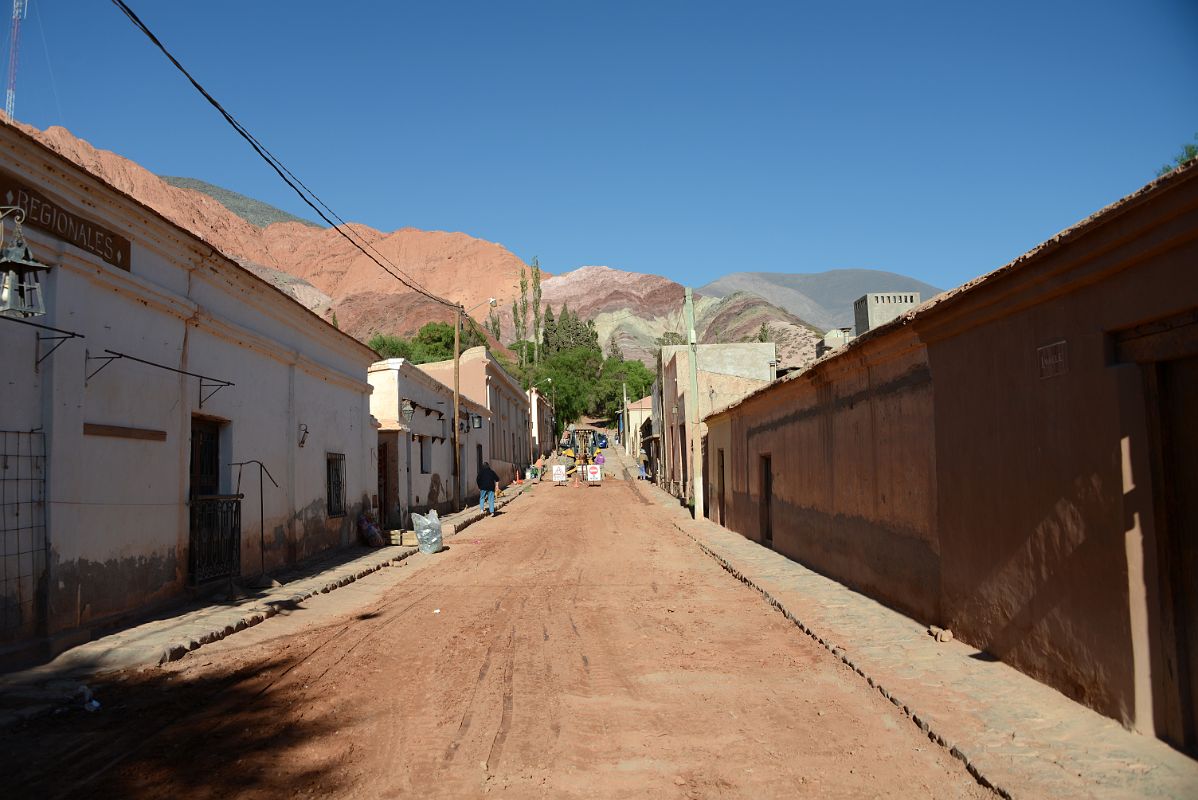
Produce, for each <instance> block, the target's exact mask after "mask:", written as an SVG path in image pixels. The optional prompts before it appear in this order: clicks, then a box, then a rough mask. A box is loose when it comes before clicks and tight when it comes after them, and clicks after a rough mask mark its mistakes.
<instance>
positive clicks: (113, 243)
mask: <svg viewBox="0 0 1198 800" xmlns="http://www.w3.org/2000/svg"><path fill="white" fill-rule="evenodd" d="M0 198H3V202H4V205H9V206H18V207H19V208H21V209H22V210H23V211H24V212H25V219H24V224H26V225H28V226H29V227H31V228H37V229H38V230H42V231H45V232H46V233H48V234H50V235H51V236H56V237H57V238H59V239H62V240H63V241H64V242H70V243H71V244H73V245H75V246H76V247H78V248H80V249H82V250H86V251H87V252H89V253H91V254H92V255H94V256H96V257H98V258H100V259H102V260H104V261H106V262H108V263H109V264H111V265H112V266H114V267H117V268H118V269H123V270H125V271H126V272H127V271H129V269H130V265H129V261H130V256H131V246H130V244H129V240H128V239H126V238H125V237H124V236H121V235H120V234H119V233H117V232H116V231H113V230H110V229H108V228H106V227H104V226H103V225H100V224H99V223H96V222H93V221H92V220H90V219H88V218H87V217H81V216H79V215H78V214H76V213H75V212H73V211H70V210H68V209H66V208H64V207H63V205H62V204H61V203H59V202H58V201H57V200H55V199H53V198H52V197H50V196H48V195H44V194H42V193H41V192H39V191H38V190H37V189H34V188H32V187H30V186H27V185H25V184H24V183H22V182H21V180H20V179H18V178H17V177H16V176H14V175H10V174H9V173H7V172H0Z"/></svg>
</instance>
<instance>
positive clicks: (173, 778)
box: [0, 481, 990, 798]
mask: <svg viewBox="0 0 1198 800" xmlns="http://www.w3.org/2000/svg"><path fill="white" fill-rule="evenodd" d="M638 491H649V489H648V488H647V487H646V488H643V489H642V488H641V487H639V486H638V484H637V483H636V482H635V481H631V482H630V481H612V482H610V483H606V484H605V485H604V486H602V487H601V488H578V489H575V488H568V487H561V488H559V487H554V486H552V485H548V484H543V485H540V486H538V487H536V489H535V490H534V491H533V492H532V493H531V494H530V495H529V496H527V497H524V498H521V499H520V500H518V501H517V502H515V503H513V504H512V505H510V506H509V507H508V509H509V510H508V511H507V512H505V513H502V514H501V515H500V516H498V517H497V518H495V519H488V520H484V521H482V522H480V523H477V524H476V525H474V526H473V527H471V528H469V529H468V530H466V531H465V532H463V533H462V534H461V535H459V536H458V537H455V538H453V539H450V540H449V550H448V551H447V552H444V553H441V554H438V555H434V556H424V555H421V556H415V557H413V558H411V559H408V561H406V562H403V563H404V565H405V566H402V567H395V568H390V569H386V570H382V571H381V572H379V573H376V574H375V575H374V576H371V577H370V578H369V579H367V580H364V581H362V582H360V583H361V585H360V586H358V585H355V587H354V589H353V590H352V591H351V590H350V589H349V588H347V589H343V590H340V591H338V592H335V593H333V594H330V595H327V596H323V597H319V598H314V599H313V600H311V601H309V604H308V608H306V609H300V610H297V611H295V612H294V613H293V614H291V615H290V616H289V617H287V618H285V619H284V618H275V619H273V620H270V621H268V622H267V623H264V624H262V625H260V626H257V627H256V628H252V629H250V630H248V631H245V632H243V633H240V634H238V635H236V636H232V637H230V638H229V639H227V640H224V641H223V642H219V643H216V644H213V645H209V646H207V647H205V648H203V649H202V650H199V651H197V652H195V653H193V654H191V655H190V656H188V657H187V658H185V659H183V660H182V661H180V662H177V663H175V664H173V665H169V666H168V667H165V668H155V669H152V670H147V671H143V672H137V673H125V674H121V675H118V676H115V677H114V678H113V679H112V680H111V681H109V682H107V683H106V684H105V685H103V686H101V687H100V688H99V690H98V693H99V696H100V697H101V698H102V699H103V703H104V707H103V710H102V711H101V712H99V713H96V714H86V713H84V712H82V711H73V712H69V713H67V714H63V715H59V716H56V717H49V718H45V719H42V720H37V721H34V722H32V723H30V724H28V725H27V726H25V727H24V728H20V729H15V730H10V731H7V732H5V734H6V737H5V738H6V739H7V740H8V742H7V743H6V744H5V746H4V748H2V751H0V768H2V769H3V774H4V776H5V777H4V784H5V792H4V794H5V796H6V797H17V796H31V797H41V798H51V797H103V796H112V797H171V798H192V797H195V798H201V797H203V798H223V797H247V798H259V797H263V798H264V797H280V796H312V797H327V796H337V797H364V798H365V797H370V798H374V797H381V798H392V797H422V798H423V797H478V796H482V795H494V796H510V797H546V798H559V797H562V798H594V797H629V798H633V797H636V798H639V797H664V798H706V797H743V798H793V797H901V798H913V797H954V798H955V797H969V798H973V797H989V796H990V794H989V793H988V792H987V791H986V790H984V789H983V788H981V787H980V786H978V785H977V784H976V783H975V782H974V781H973V779H972V778H970V776H969V775H968V774H967V773H966V772H965V770H964V768H963V767H962V766H961V765H960V763H959V762H957V761H956V760H954V759H953V758H951V757H950V756H948V754H946V753H945V752H944V751H943V750H941V749H940V748H938V747H937V746H936V745H934V744H932V743H931V742H929V741H928V739H927V738H926V737H925V736H923V735H921V734H920V733H919V731H918V729H917V728H915V726H914V725H912V724H911V722H910V721H909V720H907V719H906V718H905V717H903V716H902V715H901V713H900V712H898V711H897V710H896V709H895V708H894V707H893V706H892V705H891V704H890V703H888V702H886V701H885V700H884V699H883V698H882V697H881V696H879V695H878V693H877V692H875V691H873V690H872V689H870V688H869V687H867V686H866V685H865V683H864V682H863V680H862V679H861V678H860V677H859V676H857V675H856V674H854V673H853V672H851V671H849V670H848V669H847V668H846V667H844V666H843V665H842V664H841V663H840V662H839V661H837V660H836V659H834V658H833V657H832V656H831V655H830V654H829V653H828V652H827V651H825V650H823V649H822V648H820V647H818V646H817V645H816V644H815V643H813V642H811V641H810V640H809V639H808V638H807V637H805V636H803V635H802V634H801V633H800V632H799V631H798V630H797V629H795V627H794V626H793V625H791V624H790V623H788V622H787V621H786V620H785V619H783V618H782V617H781V615H779V614H778V613H777V612H775V611H773V610H772V609H770V608H769V607H768V606H767V605H766V604H765V602H764V601H763V600H762V599H761V597H760V596H759V595H757V594H756V593H754V592H752V591H751V590H750V589H747V588H745V587H744V586H742V585H741V584H740V583H738V582H737V581H735V580H734V579H733V578H732V577H731V576H729V575H728V574H727V573H725V572H724V571H723V570H721V569H720V568H719V567H718V566H717V565H716V564H715V563H714V562H713V561H711V560H710V559H709V558H707V557H706V556H704V555H703V554H702V553H701V552H700V551H699V550H698V549H697V547H696V546H695V545H694V544H693V543H691V542H690V540H689V539H687V538H686V537H685V536H683V535H682V534H681V533H679V532H678V531H677V530H676V529H675V528H674V527H673V526H672V525H671V524H670V522H669V518H668V516H667V515H668V513H669V512H668V511H664V510H662V509H661V508H659V507H657V506H655V505H650V504H648V503H645V502H644V501H643V499H642V498H641V496H640V495H639V493H638ZM338 596H340V597H338Z"/></svg>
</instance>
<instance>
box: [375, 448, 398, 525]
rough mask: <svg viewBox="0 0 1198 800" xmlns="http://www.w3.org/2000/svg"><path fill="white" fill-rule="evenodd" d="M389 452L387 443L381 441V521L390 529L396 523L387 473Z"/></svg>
mask: <svg viewBox="0 0 1198 800" xmlns="http://www.w3.org/2000/svg"><path fill="white" fill-rule="evenodd" d="M389 452H390V450H389V448H388V447H387V443H386V442H379V495H378V497H379V523H380V524H381V525H383V526H385V527H386V528H388V529H389V528H391V526H392V524H393V523H394V520H393V519H392V518H391V495H390V493H389V492H388V488H389V487H390V485H391V481H390V475H388V473H387V462H388V460H389V459H388V453H389Z"/></svg>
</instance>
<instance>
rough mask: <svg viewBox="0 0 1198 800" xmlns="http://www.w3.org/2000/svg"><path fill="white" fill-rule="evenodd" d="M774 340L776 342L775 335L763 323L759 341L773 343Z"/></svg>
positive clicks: (758, 336)
mask: <svg viewBox="0 0 1198 800" xmlns="http://www.w3.org/2000/svg"><path fill="white" fill-rule="evenodd" d="M773 340H774V335H773V332H772V331H771V330H770V326H769V325H766V324H765V323H764V322H763V323H761V329H760V330H758V331H757V341H759V342H772V341H773Z"/></svg>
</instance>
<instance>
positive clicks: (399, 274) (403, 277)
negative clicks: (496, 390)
mask: <svg viewBox="0 0 1198 800" xmlns="http://www.w3.org/2000/svg"><path fill="white" fill-rule="evenodd" d="M112 3H113V5H115V6H116V7H117V8H119V9H120V10H121V12H122V13H124V15H125V16H126V17H128V18H129V21H130V22H132V23H133V25H134V27H136V28H137V29H138V30H140V31H141V32H142V33H144V34H145V35H146V38H148V39H149V40H150V41H151V42H153V43H154V46H155V47H157V48H158V49H159V50H161V51H162V54H163V55H164V56H166V57H167V59H168V60H169V61H170V62H171V63H172V64H174V65H175V68H176V69H177V70H179V72H181V73H183V76H184V77H186V78H187V80H188V81H189V82H190V83H191V85H192V86H193V87H195V90H196V91H197V92H199V93H200V94H201V95H203V97H204V99H205V100H207V101H208V103H209V104H210V105H211V106H212V107H213V108H215V109H216V110H217V111H218V112H219V113H220V115H221V116H222V117H224V118H225V121H226V122H228V123H229V125H230V126H231V127H232V128H233V130H235V131H237V133H238V135H240V136H241V138H243V139H245V140H246V142H248V143H249V145H250V147H252V148H253V149H254V152H255V153H257V154H258V156H259V157H260V158H261V159H262V160H263V161H265V162H266V163H267V164H269V165H270V167H271V169H273V170H274V171H275V172H276V173H277V174H278V176H279V177H280V178H281V179H282V180H283V182H284V183H286V184H287V185H288V186H290V187H291V190H292V191H294V192H295V193H296V194H297V195H299V198H300V199H301V200H303V201H304V203H306V204H307V206H308V207H309V208H311V209H312V210H313V211H315V212H316V213H317V215H319V216H320V218H321V219H323V220H324V221H325V222H327V223H328V224H329V226H330V227H332V228H333V229H334V230H335V231H337V233H339V234H341V236H342V238H344V239H345V240H346V241H347V242H349V243H350V244H352V245H353V246H354V247H355V248H357V249H358V250H359V251H361V253H362V255H364V256H366V257H367V258H369V259H370V260H371V261H373V262H374V263H375V264H377V265H378V266H379V268H380V269H382V270H383V271H384V272H386V273H387V274H388V275H390V276H391V277H393V278H395V279H396V280H397V281H399V282H400V283H402V284H403V285H404V286H407V287H408V288H409V289H411V290H413V291H414V292H417V293H418V294H422V295H424V296H425V297H427V298H429V299H430V300H434V301H436V302H438V303H441V304H443V305H446V306H449V307H450V308H456V307H457V306H458V305H459V304H458V303H454V302H452V301H450V300H446V299H445V298H443V297H438V296H437V295H435V294H433V293H432V292H430V291H428V290H427V289H425V288H424V287H423V286H421V285H420V284H419V283H417V282H416V280H415V278H413V277H412V276H411V275H408V274H407V273H406V272H404V271H403V270H402V269H400V268H399V267H397V266H396V265H395V264H393V263H391V261H390V259H388V258H387V257H386V256H384V255H383V254H382V253H380V252H379V251H378V250H377V249H376V248H375V247H374V245H373V244H371V243H370V242H368V241H366V239H365V238H364V237H362V236H361V235H360V234H357V233H354V232H353V229H352V228H349V223H347V222H346V221H345V220H344V219H342V218H341V216H340V215H339V214H337V213H336V212H335V211H333V209H331V208H329V206H328V205H327V204H326V203H325V202H324V201H323V200H321V199H320V197H319V196H317V194H316V193H315V192H313V191H312V190H311V189H309V188H308V186H307V185H306V184H305V183H304V182H303V181H301V180H300V179H299V178H297V177H296V176H295V173H293V172H292V171H291V170H290V169H288V168H287V166H286V165H285V164H284V163H283V162H282V161H281V160H280V159H279V158H278V157H277V156H276V155H275V154H274V153H272V152H270V150H269V149H267V147H266V146H265V145H264V144H262V143H261V142H260V141H258V139H257V138H256V137H255V136H254V135H253V134H252V133H250V132H249V130H247V129H246V127H245V126H244V125H242V124H241V123H240V122H239V121H238V120H237V119H236V118H235V117H234V116H233V115H232V114H230V113H229V112H228V111H226V110H225V108H224V106H222V105H221V104H220V102H219V101H217V99H216V98H215V97H213V96H212V95H211V94H209V93H208V90H207V89H205V88H204V87H203V86H201V85H200V82H199V81H197V80H196V79H195V78H194V77H192V74H191V73H190V72H188V71H187V69H186V67H184V66H183V65H182V64H180V63H179V60H178V59H177V58H175V57H174V56H173V55H172V54H171V52H170V51H169V50H167V49H166V46H165V45H164V44H163V43H162V42H161V41H160V40H159V39H158V37H157V36H155V35H154V33H153V31H151V30H150V29H149V28H148V27H147V26H146V24H145V23H144V22H142V21H141V19H140V18H139V17H138V16H137V14H135V13H134V12H133V9H131V8H129V6H128V5H126V4H125V2H124V0H112ZM296 184H298V186H297V185H296ZM300 187H303V190H302V191H301V189H300ZM305 192H306V193H305ZM309 196H311V198H312V199H309ZM313 200H315V201H316V202H315V203H314V202H312V201H313ZM317 203H319V204H320V206H323V207H324V209H325V210H327V211H328V212H329V214H332V216H333V217H335V218H336V219H337V220H338V221H339V222H340V223H341V225H338V224H337V222H334V221H333V220H332V219H329V217H328V216H327V215H326V214H325V212H324V211H322V210H321V209H320V208H319V207H318V206H317V205H316V204H317ZM342 225H344V226H346V228H348V229H349V231H350V232H351V233H354V236H357V237H358V238H359V239H361V240H362V241H363V242H366V247H369V248H370V249H371V250H373V251H374V253H375V254H377V255H378V257H377V258H376V257H375V255H373V254H371V253H370V252H367V250H366V248H364V247H363V246H362V245H361V244H359V243H358V242H357V241H356V240H355V239H354V238H353V237H351V236H350V235H349V233H346V231H345V230H343V229H342V227H341V226H342ZM380 258H381V259H382V260H380ZM384 261H385V262H387V263H386V264H384V263H383V262H384Z"/></svg>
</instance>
